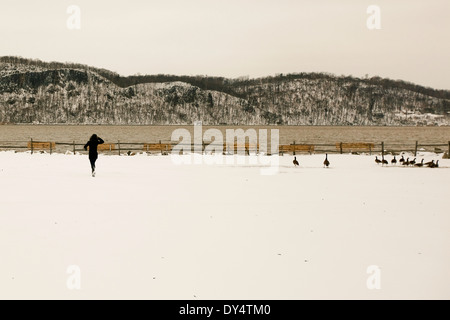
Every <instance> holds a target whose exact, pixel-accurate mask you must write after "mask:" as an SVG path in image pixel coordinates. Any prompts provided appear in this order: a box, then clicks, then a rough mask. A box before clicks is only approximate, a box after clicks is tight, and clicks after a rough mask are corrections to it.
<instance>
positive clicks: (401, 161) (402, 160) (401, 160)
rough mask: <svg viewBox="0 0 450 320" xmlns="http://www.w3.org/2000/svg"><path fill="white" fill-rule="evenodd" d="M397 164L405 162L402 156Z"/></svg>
mask: <svg viewBox="0 0 450 320" xmlns="http://www.w3.org/2000/svg"><path fill="white" fill-rule="evenodd" d="M399 162H400V163H401V164H403V163H404V162H405V158H403V156H402V158H401V159H400V160H399Z"/></svg>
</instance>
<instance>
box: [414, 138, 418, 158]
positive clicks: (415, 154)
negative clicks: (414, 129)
mask: <svg viewBox="0 0 450 320" xmlns="http://www.w3.org/2000/svg"><path fill="white" fill-rule="evenodd" d="M418 147H419V141H416V148H415V149H414V157H416V156H417V148H418Z"/></svg>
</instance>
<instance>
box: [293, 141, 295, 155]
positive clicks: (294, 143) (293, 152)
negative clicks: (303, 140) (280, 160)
mask: <svg viewBox="0 0 450 320" xmlns="http://www.w3.org/2000/svg"><path fill="white" fill-rule="evenodd" d="M293 155H294V156H295V141H294V152H293Z"/></svg>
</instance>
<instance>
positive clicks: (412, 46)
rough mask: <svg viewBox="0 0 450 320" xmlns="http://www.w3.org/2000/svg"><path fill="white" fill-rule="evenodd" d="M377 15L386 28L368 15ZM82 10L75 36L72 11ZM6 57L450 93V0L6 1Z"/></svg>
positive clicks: (0, 32) (0, 19) (1, 51)
mask: <svg viewBox="0 0 450 320" xmlns="http://www.w3.org/2000/svg"><path fill="white" fill-rule="evenodd" d="M371 4H375V5H378V6H379V7H380V9H381V30H369V29H368V28H367V25H366V21H367V19H368V17H369V14H367V12H366V10H367V7H368V6H369V5H371ZM70 5H77V6H78V7H79V8H80V10H81V25H80V26H81V29H80V30H70V29H69V28H68V27H67V20H68V18H69V16H70V14H68V13H67V8H68V7H69V6H70ZM0 6H1V10H0V41H1V45H0V55H17V56H22V57H26V58H33V59H36V58H38V59H41V60H44V61H61V62H65V61H70V62H79V63H83V64H88V65H92V66H95V67H101V68H106V69H109V70H112V71H116V72H118V73H120V74H122V75H131V74H136V73H141V74H157V73H165V74H177V75H182V74H187V75H197V74H202V75H211V76H225V77H233V78H234V77H239V76H250V77H259V76H267V75H274V74H277V73H290V72H303V71H307V72H309V71H317V72H330V73H334V74H337V75H341V74H344V75H354V76H358V77H363V76H365V75H366V74H368V75H369V76H374V75H379V76H382V77H389V78H392V79H403V80H406V81H411V82H414V83H417V84H421V85H425V86H431V87H434V88H438V89H450V62H449V58H450V41H449V30H450V1H449V0H427V1H422V0H373V1H365V0H354V1H350V0H345V1H339V0H220V1H219V0H128V1H114V0H109V1H104V0H90V1H87V0H70V1H69V0H40V1H36V0H27V1H26V0H1V4H0Z"/></svg>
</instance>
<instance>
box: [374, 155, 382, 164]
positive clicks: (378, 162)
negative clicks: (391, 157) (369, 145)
mask: <svg viewBox="0 0 450 320" xmlns="http://www.w3.org/2000/svg"><path fill="white" fill-rule="evenodd" d="M375 162H376V163H377V164H380V163H381V160H380V159H378V156H376V157H375Z"/></svg>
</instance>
